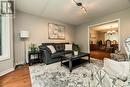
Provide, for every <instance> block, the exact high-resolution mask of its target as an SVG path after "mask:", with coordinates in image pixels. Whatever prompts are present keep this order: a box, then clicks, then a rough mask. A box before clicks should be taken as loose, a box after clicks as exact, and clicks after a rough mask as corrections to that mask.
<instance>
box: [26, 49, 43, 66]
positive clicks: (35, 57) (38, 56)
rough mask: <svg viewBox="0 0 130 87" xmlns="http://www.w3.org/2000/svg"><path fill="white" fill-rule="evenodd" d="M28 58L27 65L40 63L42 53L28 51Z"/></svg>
mask: <svg viewBox="0 0 130 87" xmlns="http://www.w3.org/2000/svg"><path fill="white" fill-rule="evenodd" d="M32 56H33V58H32ZM28 60H29V66H30V65H32V64H35V63H42V62H43V59H42V53H41V52H40V51H36V52H31V51H29V52H28Z"/></svg>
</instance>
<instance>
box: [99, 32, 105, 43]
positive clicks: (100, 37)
mask: <svg viewBox="0 0 130 87" xmlns="http://www.w3.org/2000/svg"><path fill="white" fill-rule="evenodd" d="M99 40H102V41H103V42H104V41H105V33H104V32H100V31H98V41H99Z"/></svg>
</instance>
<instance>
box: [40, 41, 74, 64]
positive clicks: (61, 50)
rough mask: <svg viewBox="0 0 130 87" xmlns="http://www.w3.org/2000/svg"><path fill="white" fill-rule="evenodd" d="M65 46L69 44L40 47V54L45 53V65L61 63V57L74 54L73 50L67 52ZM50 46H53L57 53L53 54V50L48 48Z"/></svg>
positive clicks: (43, 45)
mask: <svg viewBox="0 0 130 87" xmlns="http://www.w3.org/2000/svg"><path fill="white" fill-rule="evenodd" d="M65 44H69V43H42V45H40V46H39V50H40V52H42V53H43V55H44V57H43V61H44V63H45V64H47V65H48V64H51V63H55V62H58V61H60V58H61V55H63V54H68V53H72V52H73V51H72V50H67V51H65ZM48 45H52V46H53V47H54V48H55V50H56V52H55V53H52V52H51V50H50V49H49V48H48V47H47V46H48Z"/></svg>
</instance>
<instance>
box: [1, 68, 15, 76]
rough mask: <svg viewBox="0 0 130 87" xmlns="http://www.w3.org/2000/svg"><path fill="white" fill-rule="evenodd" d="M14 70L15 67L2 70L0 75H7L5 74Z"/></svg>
mask: <svg viewBox="0 0 130 87" xmlns="http://www.w3.org/2000/svg"><path fill="white" fill-rule="evenodd" d="M12 71H14V68H10V69H7V70H5V71H2V72H0V76H3V75H5V74H7V73H9V72H12Z"/></svg>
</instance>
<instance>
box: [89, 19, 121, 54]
mask: <svg viewBox="0 0 130 87" xmlns="http://www.w3.org/2000/svg"><path fill="white" fill-rule="evenodd" d="M115 21H117V22H118V32H119V38H118V39H119V40H118V41H119V42H118V49H119V50H120V48H121V44H120V43H121V42H120V41H121V40H120V18H118V19H115V20H110V21H106V22H101V23H97V24H92V25H89V26H88V52H89V53H90V29H91V27H94V26H99V25H103V24H107V23H111V22H115Z"/></svg>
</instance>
